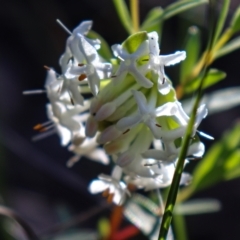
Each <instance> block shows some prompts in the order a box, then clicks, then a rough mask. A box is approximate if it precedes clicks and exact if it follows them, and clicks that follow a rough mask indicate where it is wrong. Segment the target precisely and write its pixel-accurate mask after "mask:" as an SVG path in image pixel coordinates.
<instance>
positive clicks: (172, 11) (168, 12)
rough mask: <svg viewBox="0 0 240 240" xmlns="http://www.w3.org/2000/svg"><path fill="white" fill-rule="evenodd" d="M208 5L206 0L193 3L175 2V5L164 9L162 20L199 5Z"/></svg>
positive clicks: (196, 0)
mask: <svg viewBox="0 0 240 240" xmlns="http://www.w3.org/2000/svg"><path fill="white" fill-rule="evenodd" d="M205 3H208V1H207V0H194V1H188V0H187V1H177V2H175V3H172V4H170V5H169V6H168V7H166V8H165V9H164V13H163V16H162V17H163V19H164V20H166V19H168V18H170V17H172V16H174V15H176V14H179V13H181V12H184V11H186V10H188V9H191V8H193V7H197V6H199V5H202V4H205Z"/></svg>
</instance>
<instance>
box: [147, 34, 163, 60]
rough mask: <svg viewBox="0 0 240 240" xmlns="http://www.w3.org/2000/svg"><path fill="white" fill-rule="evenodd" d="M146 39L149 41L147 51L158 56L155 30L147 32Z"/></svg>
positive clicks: (158, 50)
mask: <svg viewBox="0 0 240 240" xmlns="http://www.w3.org/2000/svg"><path fill="white" fill-rule="evenodd" d="M148 41H149V51H150V54H153V55H154V56H158V55H159V52H160V49H159V45H158V34H157V32H150V33H148Z"/></svg>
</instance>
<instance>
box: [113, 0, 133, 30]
mask: <svg viewBox="0 0 240 240" xmlns="http://www.w3.org/2000/svg"><path fill="white" fill-rule="evenodd" d="M113 3H114V5H115V8H116V10H117V13H118V16H119V18H120V21H121V23H122V25H123V26H124V28H125V30H126V31H127V32H128V33H129V34H131V33H133V32H134V30H133V23H132V19H131V17H130V13H129V10H128V8H127V5H126V3H125V1H124V0H113Z"/></svg>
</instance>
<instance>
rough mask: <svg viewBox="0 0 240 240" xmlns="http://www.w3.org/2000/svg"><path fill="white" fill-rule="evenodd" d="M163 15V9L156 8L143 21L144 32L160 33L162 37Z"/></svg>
mask: <svg viewBox="0 0 240 240" xmlns="http://www.w3.org/2000/svg"><path fill="white" fill-rule="evenodd" d="M162 14H163V9H162V8H161V7H155V8H153V9H152V10H151V11H150V12H149V13H148V15H147V17H146V18H145V20H144V21H143V23H142V25H141V30H142V31H147V32H153V31H156V32H158V34H159V35H161V29H162V21H161V15H162Z"/></svg>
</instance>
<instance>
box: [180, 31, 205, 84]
mask: <svg viewBox="0 0 240 240" xmlns="http://www.w3.org/2000/svg"><path fill="white" fill-rule="evenodd" d="M200 46H201V41H200V37H199V29H198V28H197V27H195V26H191V27H190V28H189V29H188V34H187V37H186V45H185V51H186V53H187V58H186V59H185V60H184V61H183V62H182V64H181V65H180V67H181V68H180V76H181V77H180V81H181V83H184V82H185V81H186V78H187V77H188V76H189V74H190V73H191V71H192V69H193V67H194V65H195V63H196V62H197V60H198V57H199V52H200V48H201V47H200Z"/></svg>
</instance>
